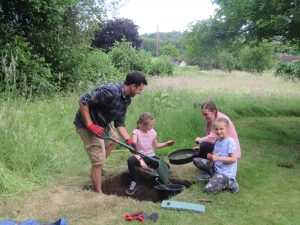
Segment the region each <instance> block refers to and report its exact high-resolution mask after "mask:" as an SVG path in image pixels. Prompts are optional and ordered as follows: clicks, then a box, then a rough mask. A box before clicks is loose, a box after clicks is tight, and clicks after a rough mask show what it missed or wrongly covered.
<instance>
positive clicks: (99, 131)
mask: <svg viewBox="0 0 300 225" xmlns="http://www.w3.org/2000/svg"><path fill="white" fill-rule="evenodd" d="M78 102H79V110H80V112H81V115H82V118H83V120H84V122H85V125H86V127H87V129H88V130H89V131H91V132H92V133H94V134H95V135H97V136H98V137H101V136H102V135H103V134H104V128H103V127H100V126H99V125H97V124H94V123H93V121H92V119H91V116H90V110H89V107H88V106H86V105H85V104H83V103H82V101H81V99H79V100H78Z"/></svg>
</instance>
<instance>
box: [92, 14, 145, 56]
mask: <svg viewBox="0 0 300 225" xmlns="http://www.w3.org/2000/svg"><path fill="white" fill-rule="evenodd" d="M116 41H118V42H120V41H127V42H130V43H131V45H132V46H133V47H134V48H136V49H139V47H140V45H141V41H142V40H141V39H140V38H139V33H138V26H137V25H135V24H134V22H133V21H132V20H129V19H124V18H119V19H114V20H108V21H106V22H104V23H103V24H102V29H101V31H100V32H96V33H95V36H94V40H93V42H92V46H93V47H95V48H101V49H103V50H104V51H106V52H108V51H109V50H110V48H111V47H112V46H113V44H114V43H115V42H116Z"/></svg>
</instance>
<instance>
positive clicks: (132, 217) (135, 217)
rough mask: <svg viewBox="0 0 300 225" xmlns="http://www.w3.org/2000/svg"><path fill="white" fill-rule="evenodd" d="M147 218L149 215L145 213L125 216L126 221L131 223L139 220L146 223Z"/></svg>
mask: <svg viewBox="0 0 300 225" xmlns="http://www.w3.org/2000/svg"><path fill="white" fill-rule="evenodd" d="M146 218H147V214H146V213H144V212H143V211H139V212H138V213H135V214H132V215H129V214H125V216H124V219H125V220H126V221H131V220H138V221H140V222H141V223H142V222H144V221H145V220H146Z"/></svg>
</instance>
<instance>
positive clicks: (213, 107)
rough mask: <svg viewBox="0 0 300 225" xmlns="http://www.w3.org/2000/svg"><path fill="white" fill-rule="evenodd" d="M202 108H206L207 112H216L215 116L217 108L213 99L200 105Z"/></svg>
mask: <svg viewBox="0 0 300 225" xmlns="http://www.w3.org/2000/svg"><path fill="white" fill-rule="evenodd" d="M202 109H207V110H208V111H209V112H215V113H216V117H217V114H218V109H217V106H216V104H215V103H214V102H213V101H207V102H204V103H203V104H202V105H201V110H202Z"/></svg>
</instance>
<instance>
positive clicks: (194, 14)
mask: <svg viewBox="0 0 300 225" xmlns="http://www.w3.org/2000/svg"><path fill="white" fill-rule="evenodd" d="M214 9H215V6H213V5H212V3H211V0H129V1H128V2H127V3H126V4H125V5H124V6H123V7H122V8H121V9H120V10H119V11H118V14H117V17H118V18H127V19H131V20H132V21H133V22H134V23H135V24H136V25H137V26H139V34H145V33H155V32H156V31H157V25H158V30H159V32H171V31H184V30H187V28H188V24H189V23H191V22H195V21H197V20H203V19H208V18H209V16H211V15H213V13H214Z"/></svg>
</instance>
